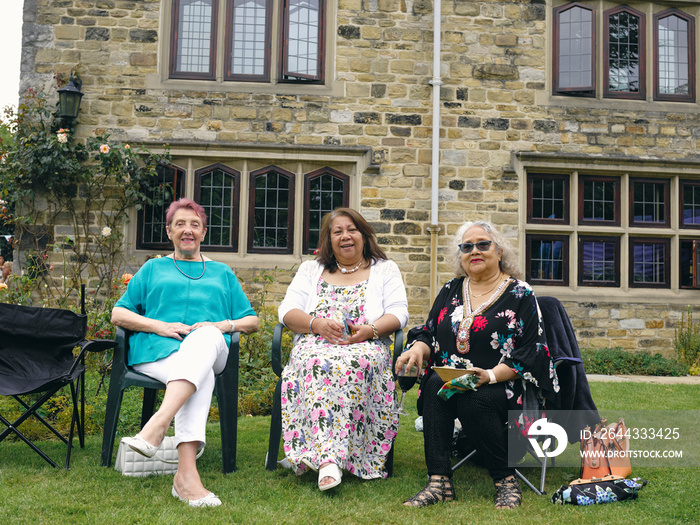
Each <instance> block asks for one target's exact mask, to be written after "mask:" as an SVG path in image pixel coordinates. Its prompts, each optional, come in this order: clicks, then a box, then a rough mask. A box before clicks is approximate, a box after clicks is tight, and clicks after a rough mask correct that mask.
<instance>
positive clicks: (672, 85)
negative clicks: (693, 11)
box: [654, 8, 695, 101]
mask: <svg viewBox="0 0 700 525" xmlns="http://www.w3.org/2000/svg"><path fill="white" fill-rule="evenodd" d="M654 43H655V46H654V50H655V53H656V54H655V57H656V60H655V67H656V71H655V73H656V75H655V82H654V98H655V99H656V100H678V101H694V100H695V64H694V61H695V24H694V19H693V17H691V16H689V15H687V14H686V13H684V12H682V11H680V10H678V9H675V8H673V9H668V10H666V11H663V12H662V13H658V14H656V15H655V16H654Z"/></svg>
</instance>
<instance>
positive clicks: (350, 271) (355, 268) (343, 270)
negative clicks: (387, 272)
mask: <svg viewBox="0 0 700 525" xmlns="http://www.w3.org/2000/svg"><path fill="white" fill-rule="evenodd" d="M363 262H365V260H364V259H361V260H360V262H359V263H357V266H355V267H354V268H353V269H352V270H348V269H347V268H343V267H342V266H340V263H339V262H338V259H336V260H335V265H336V266H337V267H338V269H339V270H340V271H341V273H355V272H356V271H357V270H359V269H360V266H362V263H363Z"/></svg>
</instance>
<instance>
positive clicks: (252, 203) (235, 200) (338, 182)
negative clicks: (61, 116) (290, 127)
mask: <svg viewBox="0 0 700 525" xmlns="http://www.w3.org/2000/svg"><path fill="white" fill-rule="evenodd" d="M211 160H212V159H211V157H210V156H206V155H203V156H202V157H200V158H182V157H178V156H177V155H174V156H173V163H172V165H171V166H163V167H160V168H159V176H160V177H161V179H162V181H161V182H162V184H167V185H169V186H170V187H171V188H173V192H172V194H171V199H170V200H168V201H167V202H165V203H161V204H153V205H149V206H144V208H143V209H142V210H140V211H139V213H138V219H137V226H136V231H137V239H136V248H137V249H140V250H159V251H160V250H169V249H171V244H170V241H169V240H168V237H167V234H166V231H165V211H166V209H167V207H168V205H169V204H170V202H171V201H172V200H173V199H178V198H180V197H189V198H191V199H193V200H194V201H196V202H198V203H199V204H201V205H202V206H203V207H204V210H205V212H206V214H207V235H206V237H205V239H204V241H203V243H202V250H203V251H206V252H224V253H229V254H232V255H236V254H238V255H239V256H240V255H242V254H243V253H249V254H293V253H296V254H302V253H306V254H311V253H313V251H314V250H315V249H316V247H317V246H318V234H319V231H320V227H321V220H322V218H323V216H324V215H325V214H326V213H328V212H329V211H332V210H333V209H335V208H337V207H339V206H349V205H350V196H351V190H350V187H351V181H352V177H351V175H350V173H348V172H351V171H352V164H351V163H348V162H335V163H333V162H330V163H329V164H330V165H324V166H322V167H318V162H317V161H316V162H309V161H307V162H299V161H298V159H297V160H295V161H283V160H281V161H279V162H277V163H276V164H268V165H262V164H261V161H260V160H258V159H257V158H250V159H243V160H241V159H235V160H227V159H224V158H222V159H217V160H216V161H214V162H212V161H211ZM278 164H279V165H278ZM334 165H335V166H334ZM297 181H299V182H297ZM298 184H301V187H300V188H299V190H297V186H298ZM295 224H300V225H302V227H301V228H295ZM244 241H245V242H244Z"/></svg>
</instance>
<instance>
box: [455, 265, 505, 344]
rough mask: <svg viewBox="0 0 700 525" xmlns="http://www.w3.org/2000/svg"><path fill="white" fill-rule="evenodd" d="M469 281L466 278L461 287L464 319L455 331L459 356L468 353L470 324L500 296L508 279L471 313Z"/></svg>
mask: <svg viewBox="0 0 700 525" xmlns="http://www.w3.org/2000/svg"><path fill="white" fill-rule="evenodd" d="M469 281H470V278H467V282H466V283H464V285H463V287H462V294H463V295H464V318H463V319H462V321H461V322H460V323H459V329H458V330H457V351H458V352H459V353H460V354H466V353H467V352H469V331H470V329H471V327H472V323H473V322H474V318H475V317H476V316H477V315H479V314H480V313H481V312H483V311H484V310H486V309H487V308H488V307H489V306H491V304H492V303H493V302H494V301H495V300H496V299H497V298H498V297H499V296H500V295H501V293H502V292H503V289H504V288H505V286H506V284H508V283H509V282H510V277H508V278H506V279H505V280H504V281H503V282H502V283H501V284H500V285H499V286H498V288H496V291H495V292H494V294H493V295H492V296H491V297H489V298H488V300H487V301H485V302H484V303H482V304H481V305H479V307H478V308H477V309H476V310H473V311H472V302H471V299H470V298H469ZM487 293H488V292H487ZM484 295H485V294H484Z"/></svg>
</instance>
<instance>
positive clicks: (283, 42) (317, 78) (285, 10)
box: [278, 0, 327, 84]
mask: <svg viewBox="0 0 700 525" xmlns="http://www.w3.org/2000/svg"><path fill="white" fill-rule="evenodd" d="M318 3H319V6H318V8H319V15H318V18H319V23H318V47H319V50H318V68H317V73H316V75H303V74H299V73H292V72H290V71H289V70H288V64H289V32H290V31H289V0H282V7H281V13H280V14H281V19H280V42H279V44H280V45H279V64H278V65H279V67H278V70H279V78H278V82H279V83H305V84H323V83H324V77H325V63H326V22H327V21H326V0H318Z"/></svg>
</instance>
